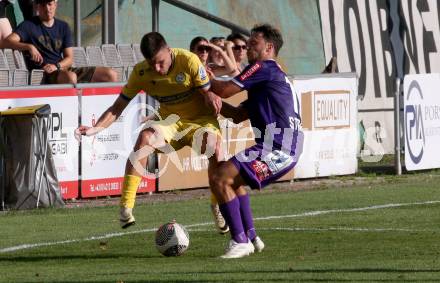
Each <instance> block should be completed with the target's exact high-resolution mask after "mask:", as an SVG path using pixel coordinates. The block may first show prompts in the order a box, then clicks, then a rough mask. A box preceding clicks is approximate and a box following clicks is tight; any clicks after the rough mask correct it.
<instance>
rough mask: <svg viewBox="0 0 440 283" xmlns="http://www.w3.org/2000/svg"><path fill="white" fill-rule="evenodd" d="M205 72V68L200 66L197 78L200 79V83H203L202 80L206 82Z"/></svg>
mask: <svg viewBox="0 0 440 283" xmlns="http://www.w3.org/2000/svg"><path fill="white" fill-rule="evenodd" d="M206 76H207V75H206V70H205V67H203V66H200V67H199V77H200V79H201V80H202V81H204V80H206Z"/></svg>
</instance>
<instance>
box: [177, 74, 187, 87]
mask: <svg viewBox="0 0 440 283" xmlns="http://www.w3.org/2000/svg"><path fill="white" fill-rule="evenodd" d="M184 81H185V74H184V73H178V74H177V76H176V82H177V83H179V84H182V83H183V82H184Z"/></svg>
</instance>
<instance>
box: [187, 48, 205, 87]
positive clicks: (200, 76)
mask: <svg viewBox="0 0 440 283" xmlns="http://www.w3.org/2000/svg"><path fill="white" fill-rule="evenodd" d="M188 65H189V74H190V76H191V80H192V81H193V82H194V87H196V88H204V87H207V86H209V84H210V83H209V76H208V74H207V73H206V70H205V67H204V66H203V64H202V62H200V59H199V57H197V56H196V55H193V56H190V57H189V64H188Z"/></svg>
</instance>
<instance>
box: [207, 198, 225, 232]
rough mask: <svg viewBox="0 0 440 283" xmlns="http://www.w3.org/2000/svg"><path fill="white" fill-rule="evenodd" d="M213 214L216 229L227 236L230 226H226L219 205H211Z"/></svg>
mask: <svg viewBox="0 0 440 283" xmlns="http://www.w3.org/2000/svg"><path fill="white" fill-rule="evenodd" d="M211 212H212V215H213V216H214V222H215V227H216V228H217V230H218V232H219V233H220V234H226V233H228V232H229V226H228V224H226V221H225V219H224V218H223V215H222V213H221V212H220V208H219V207H218V204H211Z"/></svg>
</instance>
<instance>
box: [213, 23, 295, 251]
mask: <svg viewBox="0 0 440 283" xmlns="http://www.w3.org/2000/svg"><path fill="white" fill-rule="evenodd" d="M282 45H283V39H282V36H281V33H280V32H279V30H278V29H276V28H274V27H272V26H271V25H269V24H262V25H257V26H255V27H254V28H253V29H252V30H251V37H250V38H249V41H248V50H247V56H248V60H249V65H248V66H247V67H246V68H245V69H244V70H243V72H242V73H241V74H239V75H238V76H236V77H235V78H234V79H232V80H231V81H226V82H225V81H216V80H211V90H212V91H213V92H214V93H216V94H217V95H219V96H220V97H222V98H227V97H230V96H233V95H234V94H236V93H238V92H240V91H242V90H247V91H248V99H247V100H246V101H245V102H243V103H242V104H241V105H240V106H238V107H233V106H231V105H229V104H227V103H223V108H222V112H221V113H222V114H223V115H224V116H225V117H227V118H232V119H233V121H234V122H235V123H239V122H241V121H244V120H246V119H248V118H249V119H250V122H251V125H252V127H253V129H254V134H255V142H256V145H254V146H252V147H250V148H247V149H245V150H244V151H242V152H240V153H238V154H236V155H235V156H233V157H232V158H231V159H229V160H228V161H225V162H222V163H221V164H220V166H219V167H218V169H217V170H216V172H215V173H214V176H213V178H212V184H210V185H211V188H212V191H213V193H214V194H215V195H216V197H217V200H218V201H219V203H220V210H221V212H222V214H223V216H224V218H225V220H226V222H227V224H228V225H229V228H230V231H231V238H232V239H231V240H230V242H229V245H228V247H227V248H226V253H225V254H224V255H223V256H222V258H241V257H244V256H247V255H249V254H251V253H253V252H254V251H257V252H261V251H262V250H263V249H264V243H263V241H262V240H261V239H260V238H259V237H258V236H257V234H256V231H255V228H254V223H253V216H252V211H251V207H250V202H249V195H248V193H247V191H246V190H245V189H244V187H243V185H249V186H250V187H251V189H261V188H262V187H264V186H266V185H268V184H270V183H271V182H273V181H275V180H277V179H279V178H280V177H282V176H283V175H285V174H286V173H287V172H289V171H290V170H291V169H292V168H293V167H294V166H295V165H296V163H297V161H298V158H299V155H300V154H301V151H302V140H303V134H302V131H301V117H300V110H299V101H298V98H297V97H296V94H295V92H294V91H293V88H292V85H291V83H290V81H289V79H288V78H287V76H286V74H285V73H284V72H283V71H282V70H281V67H280V66H279V65H278V64H277V62H276V61H275V58H276V56H277V55H278V52H279V50H280V49H281V47H282Z"/></svg>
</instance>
